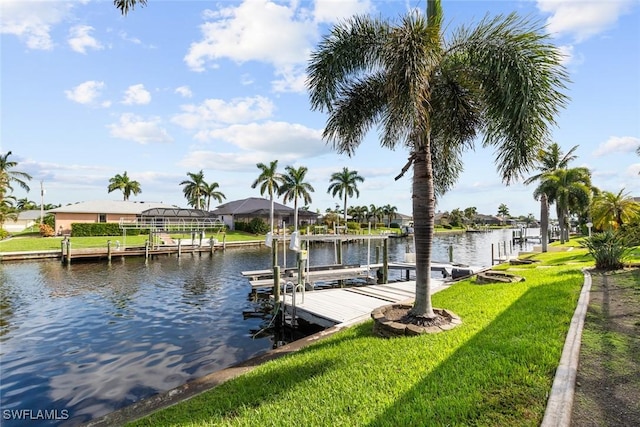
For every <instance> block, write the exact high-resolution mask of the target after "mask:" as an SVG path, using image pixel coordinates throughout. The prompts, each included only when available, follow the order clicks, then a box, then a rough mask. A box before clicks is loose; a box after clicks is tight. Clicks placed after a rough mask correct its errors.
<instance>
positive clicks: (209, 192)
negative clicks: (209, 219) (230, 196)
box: [202, 182, 227, 211]
mask: <svg viewBox="0 0 640 427" xmlns="http://www.w3.org/2000/svg"><path fill="white" fill-rule="evenodd" d="M219 187H220V185H218V183H217V182H212V183H211V184H207V183H206V182H205V183H204V187H203V189H202V195H203V196H204V197H205V199H206V200H207V210H208V211H209V210H211V199H215V200H217V201H218V203H222V200H223V199H226V198H227V196H225V195H224V193H222V192H221V191H218V188H219Z"/></svg>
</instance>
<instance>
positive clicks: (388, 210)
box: [382, 205, 398, 227]
mask: <svg viewBox="0 0 640 427" xmlns="http://www.w3.org/2000/svg"><path fill="white" fill-rule="evenodd" d="M382 212H383V213H384V214H385V215H386V216H387V227H391V218H393V217H395V215H396V213H398V208H397V207H395V206H391V205H384V206H383V207H382Z"/></svg>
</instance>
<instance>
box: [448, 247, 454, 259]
mask: <svg viewBox="0 0 640 427" xmlns="http://www.w3.org/2000/svg"><path fill="white" fill-rule="evenodd" d="M449 262H453V245H449Z"/></svg>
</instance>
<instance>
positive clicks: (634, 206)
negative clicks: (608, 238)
mask: <svg viewBox="0 0 640 427" xmlns="http://www.w3.org/2000/svg"><path fill="white" fill-rule="evenodd" d="M623 192H624V189H622V190H620V191H619V192H618V194H614V193H612V192H610V191H603V192H602V193H600V194H598V195H597V196H595V197H594V199H593V203H592V204H591V217H592V218H593V224H594V225H595V226H596V228H598V229H600V230H607V229H617V228H619V227H620V226H622V225H623V224H627V223H630V222H632V221H633V220H634V219H636V218H640V203H638V202H636V201H635V200H634V199H633V197H631V196H630V195H629V193H623Z"/></svg>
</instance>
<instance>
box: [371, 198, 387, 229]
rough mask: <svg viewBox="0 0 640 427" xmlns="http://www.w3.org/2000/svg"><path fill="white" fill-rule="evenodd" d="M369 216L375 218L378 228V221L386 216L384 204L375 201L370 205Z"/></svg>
mask: <svg viewBox="0 0 640 427" xmlns="http://www.w3.org/2000/svg"><path fill="white" fill-rule="evenodd" d="M369 216H370V217H372V218H373V222H374V224H375V228H378V223H379V222H381V221H382V218H384V210H383V209H382V206H376V205H374V204H373V203H372V204H370V205H369Z"/></svg>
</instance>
